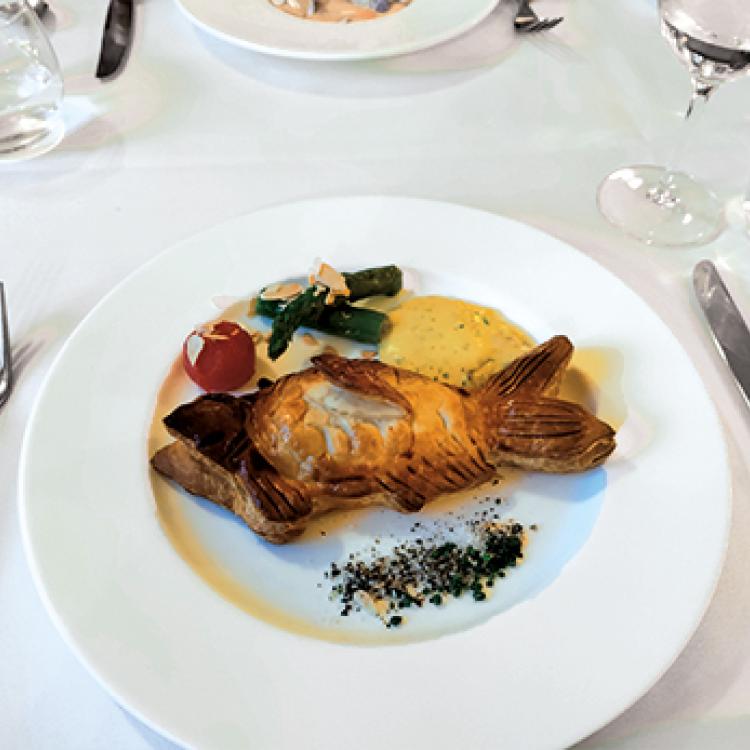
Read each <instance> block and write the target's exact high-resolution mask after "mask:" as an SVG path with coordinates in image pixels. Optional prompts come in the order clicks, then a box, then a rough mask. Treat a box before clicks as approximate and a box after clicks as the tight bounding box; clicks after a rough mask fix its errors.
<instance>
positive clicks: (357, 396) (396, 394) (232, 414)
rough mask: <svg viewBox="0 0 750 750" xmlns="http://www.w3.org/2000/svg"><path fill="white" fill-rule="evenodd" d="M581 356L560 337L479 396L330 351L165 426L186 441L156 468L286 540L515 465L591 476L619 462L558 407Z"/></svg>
mask: <svg viewBox="0 0 750 750" xmlns="http://www.w3.org/2000/svg"><path fill="white" fill-rule="evenodd" d="M572 353H573V347H572V345H571V343H570V341H569V340H568V339H567V338H565V337H564V336H555V337H554V338H552V339H550V340H549V341H547V342H546V343H544V344H541V345H540V346H538V347H536V348H535V349H533V350H532V351H530V352H529V353H527V354H525V355H524V356H522V357H519V358H518V359H516V360H514V361H513V362H511V363H510V364H509V365H507V366H506V367H505V368H504V369H503V370H502V371H501V372H499V373H498V374H497V375H495V376H494V377H492V378H491V379H490V380H489V381H488V382H487V383H486V384H485V385H484V386H482V387H481V388H479V389H478V390H475V391H473V392H469V391H466V390H464V389H462V388H456V387H454V386H451V385H445V384H441V383H436V382H434V381H433V380H430V379H429V378H426V377H424V376H422V375H418V374H416V373H414V372H411V371H408V370H401V369H398V368H396V367H391V366H390V365H385V364H383V363H381V362H376V361H372V360H364V359H361V360H359V359H345V358H342V357H337V356H333V355H321V356H318V357H314V358H313V359H312V366H311V367H310V368H308V369H306V370H303V371H302V372H298V373H294V374H292V375H287V376H285V377H282V378H280V379H279V380H277V381H276V382H275V383H274V384H273V385H271V386H269V387H267V388H264V389H261V390H259V391H257V392H255V393H251V394H248V395H245V396H240V397H235V396H231V395H228V394H209V395H205V396H201V397H199V398H197V399H196V400H195V401H193V402H191V403H188V404H184V405H182V406H179V407H178V408H177V409H175V410H174V411H173V412H172V413H171V414H169V415H168V416H167V417H166V418H165V420H164V424H165V425H166V427H167V430H168V431H169V433H170V434H171V435H172V436H173V437H174V438H176V440H175V442H173V443H171V444H170V445H167V446H166V447H164V448H162V449H161V450H159V451H157V452H156V454H155V455H154V456H153V458H152V464H153V466H154V468H155V469H156V470H157V471H159V472H160V473H161V474H163V475H165V476H167V477H169V478H171V479H173V480H174V481H176V482H177V483H178V484H180V485H181V486H182V487H184V488H185V489H186V490H188V492H191V493H193V494H195V495H201V496H203V497H206V498H208V499H209V500H212V501H213V502H215V503H218V504H220V505H223V506H225V507H226V508H228V509H229V510H231V511H233V512H234V513H236V514H237V515H239V516H241V517H242V519H243V520H244V521H245V522H246V523H247V525H248V526H250V528H251V529H253V530H254V531H255V532H257V533H258V534H260V535H261V536H263V537H265V538H266V539H268V540H270V541H272V542H276V543H283V542H287V541H289V540H290V539H292V538H294V537H295V536H297V535H298V534H300V533H301V532H302V531H303V530H304V528H305V525H306V524H307V522H308V521H309V520H310V519H311V518H313V517H314V516H317V515H320V514H321V513H325V512H328V511H330V510H333V509H336V508H344V509H348V508H358V507H364V506H368V505H381V506H387V507H390V508H393V509H395V510H398V511H402V512H407V513H411V512H415V511H418V510H420V509H421V508H422V507H423V506H424V505H425V503H428V502H429V501H430V500H432V499H434V498H436V497H437V496H439V495H442V494H445V493H450V492H455V491H457V490H462V489H466V488H469V487H472V486H475V485H478V484H480V483H482V482H485V481H487V480H488V479H490V478H492V477H493V476H494V475H495V474H496V472H497V470H498V469H499V468H501V467H503V466H514V467H519V468H521V469H527V470H532V471H545V472H579V471H585V470H587V469H591V468H593V467H595V466H599V465H600V464H601V463H602V462H603V461H604V460H605V459H606V458H607V456H609V455H610V453H612V451H613V450H614V448H615V438H614V434H615V433H614V430H613V429H612V428H611V427H610V426H609V425H607V424H605V423H604V422H602V421H600V420H598V419H597V418H596V417H594V416H593V415H592V414H590V413H589V412H587V411H586V410H585V409H583V408H582V407H581V406H578V405H577V404H573V403H570V402H567V401H562V400H559V399H556V398H554V396H555V394H556V393H557V390H558V387H559V384H560V380H561V378H562V375H563V373H564V371H565V368H566V367H567V365H568V363H569V361H570V358H571V356H572Z"/></svg>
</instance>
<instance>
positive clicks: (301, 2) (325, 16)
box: [269, 0, 412, 23]
mask: <svg viewBox="0 0 750 750" xmlns="http://www.w3.org/2000/svg"><path fill="white" fill-rule="evenodd" d="M269 1H270V3H271V5H274V6H275V7H277V8H278V9H279V10H282V11H284V13H288V14H289V15H292V16H297V17H299V18H305V19H308V20H311V21H328V22H331V23H351V22H353V21H371V20H373V19H375V18H380V17H382V16H386V15H390V14H392V13H398V11H400V10H403V9H404V8H405V7H406V6H407V5H409V4H410V3H411V1H412V0H269Z"/></svg>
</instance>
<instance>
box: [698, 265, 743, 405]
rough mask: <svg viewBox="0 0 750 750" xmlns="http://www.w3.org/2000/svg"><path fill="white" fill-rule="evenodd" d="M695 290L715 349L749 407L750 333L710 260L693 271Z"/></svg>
mask: <svg viewBox="0 0 750 750" xmlns="http://www.w3.org/2000/svg"><path fill="white" fill-rule="evenodd" d="M693 288H694V289H695V294H696V296H697V298H698V303H699V304H700V306H701V309H702V310H703V314H704V315H705V317H706V320H707V321H708V326H709V329H710V331H711V336H712V337H713V340H714V343H715V344H716V348H717V349H718V350H719V353H720V354H721V356H722V358H723V359H724V361H725V362H726V363H727V365H728V366H729V369H730V370H731V372H732V375H733V376H734V379H735V382H736V383H737V385H738V387H739V389H740V392H741V393H742V395H743V396H744V398H745V402H746V403H747V405H748V407H750V331H749V330H748V328H747V324H746V323H745V321H744V319H743V317H742V314H741V313H740V311H739V310H738V309H737V305H735V303H734V300H733V299H732V297H731V296H730V294H729V291H728V290H727V288H726V286H725V285H724V282H723V281H722V279H721V276H719V272H718V271H717V270H716V266H714V264H713V263H711V261H710V260H702V261H701V262H700V263H698V264H697V265H696V266H695V268H694V269H693Z"/></svg>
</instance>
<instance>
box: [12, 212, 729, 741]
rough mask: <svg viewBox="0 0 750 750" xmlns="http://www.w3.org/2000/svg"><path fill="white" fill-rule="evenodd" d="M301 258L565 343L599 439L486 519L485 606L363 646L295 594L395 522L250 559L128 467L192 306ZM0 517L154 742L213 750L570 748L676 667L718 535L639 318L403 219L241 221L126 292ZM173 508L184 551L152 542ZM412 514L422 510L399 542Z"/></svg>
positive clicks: (527, 254)
mask: <svg viewBox="0 0 750 750" xmlns="http://www.w3.org/2000/svg"><path fill="white" fill-rule="evenodd" d="M316 256H320V257H324V258H326V259H327V260H329V262H331V263H333V264H334V265H336V266H338V267H340V268H343V269H346V268H348V269H356V268H362V267H366V266H370V265H373V264H380V263H387V262H395V263H398V264H400V265H401V266H403V267H404V268H406V269H407V277H408V278H409V279H410V280H411V282H413V283H415V284H416V286H417V290H418V292H420V293H425V292H437V293H443V294H453V295H455V296H460V297H463V298H467V299H471V300H474V301H476V302H479V303H483V304H486V305H491V306H493V307H496V308H499V309H500V310H502V311H503V312H504V313H505V314H506V315H507V316H508V317H509V318H510V319H511V320H513V321H515V322H517V323H519V324H521V325H522V326H523V327H524V328H526V330H528V331H529V332H530V333H531V335H532V336H533V337H534V338H536V339H538V340H542V339H544V338H546V337H548V336H550V335H552V334H555V333H565V334H567V335H568V336H569V337H570V338H571V339H572V341H573V342H574V344H575V345H576V347H577V352H576V358H575V359H574V361H573V365H572V368H571V372H572V373H578V377H579V379H581V380H582V381H583V380H585V379H586V377H590V378H591V383H593V384H594V389H593V401H592V404H593V407H594V408H596V411H597V413H598V414H599V416H601V417H602V418H604V419H607V420H609V421H611V422H612V423H613V424H614V425H615V426H616V427H617V428H618V449H617V451H616V452H615V454H614V455H613V456H612V457H611V458H610V460H609V461H608V462H607V464H606V465H605V467H604V468H601V469H597V470H596V471H593V472H589V473H586V474H583V475H573V476H566V477H552V476H529V477H526V478H522V479H521V480H520V481H519V482H518V483H517V484H515V485H512V486H511V487H509V488H502V485H501V492H502V493H503V497H504V498H505V499H504V502H503V503H502V504H501V505H500V508H501V509H502V512H503V513H504V514H506V515H511V516H513V517H514V518H516V519H518V520H520V521H521V522H523V523H532V522H535V523H537V524H538V531H536V532H534V533H533V534H532V535H531V539H530V542H529V547H528V554H527V555H526V559H525V561H524V564H523V565H521V566H519V568H518V569H517V570H515V571H513V572H511V573H510V574H509V575H508V577H507V578H506V579H505V580H504V581H502V582H501V584H499V585H496V587H495V593H494V594H493V596H492V597H491V598H490V600H489V601H488V602H483V603H481V604H480V603H474V602H471V601H469V602H466V601H464V600H462V601H460V602H455V603H453V604H451V605H450V606H444V607H440V608H434V607H432V608H426V609H424V610H421V611H420V612H419V616H415V618H414V620H413V623H412V622H410V621H409V618H407V622H406V623H405V625H403V626H402V627H401V628H398V629H392V630H386V629H384V628H382V627H380V626H379V624H378V627H379V629H378V630H377V634H378V635H377V638H370V636H371V635H372V633H373V632H374V631H373V630H372V626H371V623H372V622H376V621H374V620H367V621H365V620H366V617H365V615H361V617H360V620H356V622H355V621H352V622H349V621H348V620H347V621H346V622H345V623H343V624H342V620H343V619H344V618H340V617H338V614H337V612H336V610H335V608H334V605H333V603H331V602H330V601H329V600H328V598H327V596H326V590H325V587H323V588H318V587H317V586H316V585H315V584H314V583H313V581H314V580H317V581H319V582H321V581H322V580H323V579H322V573H323V570H324V568H325V567H326V563H327V562H328V561H329V560H330V559H331V556H332V555H335V554H336V553H337V552H338V553H339V554H341V555H344V554H346V552H347V551H348V550H349V549H351V548H353V546H354V545H356V544H359V545H360V546H361V545H363V544H367V543H368V541H369V539H368V537H367V533H368V530H372V528H374V527H377V526H378V525H380V526H379V527H380V528H381V529H382V530H386V529H387V528H388V524H391V523H392V524H394V525H395V526H394V527H393V528H397V529H398V530H399V533H402V532H403V533H407V530H405V529H404V528H403V527H399V526H398V524H399V523H401V521H402V520H403V518H404V517H402V516H398V515H397V514H395V513H391V512H385V511H370V512H361V513H360V514H358V515H357V517H356V518H354V519H353V520H351V522H348V523H347V524H344V526H343V527H342V526H338V527H335V528H334V531H333V533H331V534H330V535H329V536H328V537H325V538H323V537H321V536H319V535H313V536H310V535H308V536H307V537H305V538H303V540H302V541H301V542H299V543H297V544H292V545H287V546H285V547H274V546H272V545H270V544H267V543H265V542H262V541H260V540H259V539H258V538H257V537H256V536H255V535H254V534H253V533H252V532H250V531H249V530H248V529H247V528H246V527H244V525H242V524H241V523H239V522H238V521H237V520H236V519H234V517H232V516H230V515H229V514H228V513H226V512H224V511H219V510H216V509H215V508H214V507H213V506H210V505H209V504H208V503H206V502H205V501H200V500H196V499H194V498H190V497H189V496H187V495H185V494H184V493H180V492H177V491H176V490H174V489H173V488H169V487H168V485H167V483H166V482H164V481H163V480H162V479H161V478H158V477H154V476H152V474H151V472H150V469H149V467H148V463H147V459H148V453H149V452H150V451H151V450H152V449H153V447H154V442H153V441H154V440H155V439H157V440H158V436H156V437H155V436H154V434H153V433H152V432H151V426H150V425H151V422H152V418H153V416H154V411H155V409H157V411H158V409H159V408H162V407H163V406H164V403H163V401H164V399H166V400H167V401H169V400H170V399H171V400H172V401H173V402H175V403H176V402H177V401H179V399H180V398H182V397H183V396H184V395H185V392H184V383H182V381H181V380H180V378H181V377H182V376H180V375H179V371H178V374H177V375H175V370H173V369H171V364H172V362H173V361H174V359H175V355H176V354H177V352H178V351H179V347H180V344H181V341H182V339H183V338H184V336H185V335H186V333H187V332H188V331H189V330H191V328H192V326H193V325H194V324H195V323H196V322H198V321H204V320H208V319H210V318H212V317H215V316H216V315H217V314H218V313H217V309H216V307H215V306H214V304H215V297H216V296H217V295H234V296H237V297H242V298H247V297H248V296H249V295H251V294H253V293H254V292H255V291H256V290H257V289H258V288H259V287H260V286H261V285H263V284H265V283H268V282H270V281H273V280H276V279H282V278H286V277H290V276H295V275H299V274H300V272H301V271H304V270H305V269H307V268H308V267H309V264H310V261H311V259H312V258H315V257H316ZM411 282H410V283H411ZM212 300H213V301H212ZM174 378H176V381H175V380H174ZM173 382H176V383H177V386H176V387H175V389H174V390H170V388H167V391H168V393H166V395H165V391H164V389H163V385H164V383H167V384H169V383H173ZM181 383H182V384H181ZM170 387H171V386H170ZM160 389H161V400H160V402H159V405H157V394H158V393H159V392H160ZM469 502H470V501H469ZM20 504H21V518H22V529H23V537H24V542H25V547H26V552H27V555H28V559H29V563H30V566H31V569H32V572H33V576H34V580H35V582H36V585H37V586H38V589H39V591H40V593H41V596H42V598H43V600H44V602H45V605H46V607H47V609H48V611H49V612H50V614H51V616H52V618H53V620H54V621H55V623H56V625H57V627H58V628H59V630H60V631H61V633H62V634H63V637H64V638H65V640H66V641H67V643H68V644H69V645H70V647H71V648H72V649H73V650H74V652H75V653H76V654H77V656H78V657H79V658H80V660H81V661H82V662H83V663H84V664H85V665H86V666H87V667H88V668H89V669H90V670H91V672H92V673H93V674H94V675H95V676H96V677H97V678H98V679H99V680H100V682H101V684H102V685H104V686H105V687H106V689H107V690H109V691H110V692H111V694H112V695H113V696H114V697H115V698H116V700H118V701H119V702H120V703H121V704H122V705H123V706H124V707H126V708H127V709H128V710H129V711H131V712H133V713H134V714H135V715H136V716H138V717H139V718H140V719H141V720H143V721H144V722H146V723H147V724H149V725H150V726H151V727H153V728H155V729H156V730H157V731H159V732H162V733H163V734H164V735H166V736H168V737H170V738H172V739H173V740H175V741H177V742H180V743H183V744H185V745H187V746H191V747H196V748H222V749H223V750H224V749H229V748H248V747H254V748H274V749H278V748H338V747H340V748H364V749H367V748H382V747H383V746H384V745H386V746H389V747H395V748H417V747H429V748H445V749H446V750H447V749H449V748H450V749H451V750H455V748H457V747H466V748H484V747H500V746H503V747H522V748H524V749H525V750H533V749H534V748H560V747H564V746H567V745H569V744H571V743H573V742H575V741H576V740H578V739H580V738H582V737H583V736H585V735H587V734H589V733H590V732H593V731H594V730H596V729H597V728H599V727H601V726H602V725H603V724H605V723H606V722H607V721H609V720H611V719H612V718H613V717H614V716H616V715H617V714H618V713H620V712H621V711H623V710H624V709H625V708H627V707H628V706H629V705H630V704H632V703H633V702H634V701H635V700H636V699H637V698H638V697H639V696H640V695H642V694H643V693H644V692H645V691H646V690H647V689H648V688H649V687H650V686H651V685H652V684H653V683H654V682H655V681H656V680H657V679H658V678H659V676H660V675H661V674H662V673H663V672H664V670H666V669H667V667H669V665H670V664H671V663H672V662H673V660H674V659H675V658H676V656H677V655H678V653H679V652H680V651H681V650H682V648H683V647H684V646H685V644H686V642H687V640H688V639H689V637H690V636H691V634H692V633H693V631H694V630H695V628H696V627H697V625H698V623H699V621H700V619H701V617H702V615H703V612H704V611H705V608H706V607H707V605H708V602H709V600H710V597H711V594H712V592H713V589H714V585H715V582H716V580H717V577H718V574H719V572H720V568H721V564H722V561H723V556H724V551H725V546H726V541H727V534H728V527H729V521H730V501H729V477H728V470H727V461H726V455H725V448H724V442H723V437H722V433H721V429H720V426H719V423H718V420H717V417H716V415H715V412H714V410H713V408H712V406H711V403H710V401H709V399H708V397H707V395H706V393H705V391H704V389H703V387H702V384H701V382H700V380H699V378H698V376H697V375H696V373H695V371H694V369H693V367H692V365H691V363H690V361H689V359H688V357H687V356H686V354H685V352H684V351H683V350H682V348H681V347H680V346H679V344H678V343H677V341H676V340H675V339H674V337H673V336H672V334H671V333H670V331H669V330H668V329H667V327H666V326H665V325H664V324H663V323H662V322H661V320H660V319H659V318H658V317H657V316H656V315H655V314H654V313H653V312H652V311H651V310H650V309H649V308H648V307H647V306H646V305H645V304H644V303H643V302H642V301H641V300H640V298H638V297H637V296H636V295H635V294H634V293H633V292H631V291H630V290H629V289H628V288H627V287H625V286H624V285H623V284H622V283H621V282H620V281H619V280H617V279H616V278H615V277H613V276H612V275H611V274H609V273H608V272H607V271H605V270H604V269H602V268H601V267H600V266H598V265H597V264H596V263H594V262H593V261H591V260H590V259H588V258H587V257H586V256H584V255H582V254H580V253H578V252H577V251H575V250H574V249H572V248H571V247H569V246H567V245H565V244H564V243H562V242H560V241H559V240H556V239H554V238H552V237H549V236H547V235H544V234H542V233H540V232H538V231H535V230H533V229H530V228H529V227H527V226H524V225H522V224H517V223H515V222H512V221H509V220H507V219H504V218H501V217H498V216H495V215H492V214H488V213H483V212H480V211H476V210H473V209H468V208H463V207H460V206H454V205H449V204H443V203H435V202H430V201H422V200H415V199H400V198H399V199H397V198H343V199H326V200H315V201H308V202H302V203H295V204H291V205H286V206H280V207H276V208H270V209H266V210H263V211H259V212H257V213H253V214H250V215H248V216H245V217H242V218H240V219H237V220H234V221H232V222H229V223H226V224H223V225H221V226H218V227H216V228H214V229H211V230H209V231H207V232H204V233H202V234H200V235H198V236H196V237H193V238H191V239H189V240H188V241H186V242H183V243H181V244H180V245H179V246H177V247H175V248H173V249H172V250H170V251H168V252H165V253H163V254H162V255H160V256H158V257H157V258H156V259H154V260H153V261H152V262H151V263H149V264H148V265H146V266H145V267H143V268H142V269H140V270H139V271H137V272H136V273H134V274H133V275H132V276H131V277H130V278H128V279H127V280H126V281H124V282H123V283H122V284H121V285H120V286H118V287H117V288H116V289H115V290H114V291H113V292H112V293H110V294H109V295H108V296H107V297H106V298H105V299H104V300H103V301H102V302H101V303H100V304H99V305H98V306H97V307H96V308H95V309H94V310H93V311H92V312H91V314H90V315H89V316H88V317H87V318H86V319H85V320H84V321H83V323H81V325H80V326H79V327H78V329H77V330H76V332H75V333H74V334H73V335H72V336H71V338H70V339H69V340H68V342H67V343H66V345H65V346H64V348H63V350H62V351H61V353H60V354H59V356H58V358H57V361H56V363H55V364H54V366H53V367H52V370H51V372H50V374H49V376H48V379H47V381H46V383H45V385H44V387H43V388H42V391H41V393H40V396H39V399H38V401H37V403H36V406H35V409H34V412H33V415H32V418H31V421H30V424H29V427H28V431H27V434H26V438H25V442H24V448H23V455H22V463H21V469H20ZM157 509H158V510H157ZM170 512H171V513H173V518H174V517H176V518H178V519H179V522H180V523H181V524H183V526H184V527H185V528H186V529H187V531H188V532H189V536H188V537H186V538H189V539H192V541H191V543H190V544H191V545H192V549H188V550H187V551H186V550H185V549H184V548H183V549H179V545H177V546H173V543H172V541H170V539H172V536H171V531H173V530H174V529H170V525H169V524H170V521H169V514H170ZM430 513H432V516H431V515H430ZM165 514H166V515H165ZM174 514H176V515H174ZM435 515H436V513H435V511H430V510H429V506H428V512H427V513H426V514H425V515H424V519H423V520H427V521H429V519H430V518H432V519H433V520H434V519H435ZM373 519H374V520H373ZM409 520H410V521H413V520H414V517H410V519H409ZM368 524H369V525H368ZM372 524H374V526H373V525H372ZM326 545H327V546H326ZM188 546H190V545H188ZM193 549H194V551H195V557H194V558H192V557H191V554H192V551H193ZM217 580H219V581H220V582H223V589H222V594H223V595H220V594H219V593H218V591H217V589H216V588H215V584H216V582H217ZM272 611H275V612H276V615H278V614H279V612H281V616H278V617H277V616H276V615H273V614H269V612H272ZM326 618H328V619H326ZM420 618H421V619H420ZM357 623H359V624H357ZM412 625H413V626H414V627H413V629H411V628H412ZM336 628H338V630H336ZM357 628H360V629H359V630H358V629H357ZM410 633H411V634H412V635H410Z"/></svg>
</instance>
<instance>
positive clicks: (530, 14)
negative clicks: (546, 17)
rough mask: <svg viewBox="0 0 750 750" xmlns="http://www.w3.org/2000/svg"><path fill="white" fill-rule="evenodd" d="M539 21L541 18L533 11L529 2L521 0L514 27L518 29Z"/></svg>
mask: <svg viewBox="0 0 750 750" xmlns="http://www.w3.org/2000/svg"><path fill="white" fill-rule="evenodd" d="M538 20H539V17H538V16H537V14H536V13H534V11H533V10H532V9H531V6H530V5H529V0H521V2H520V4H519V6H518V11H517V12H516V17H515V19H514V21H513V25H514V26H515V27H516V28H518V27H519V26H527V25H528V24H529V23H533V22H536V21H538Z"/></svg>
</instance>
